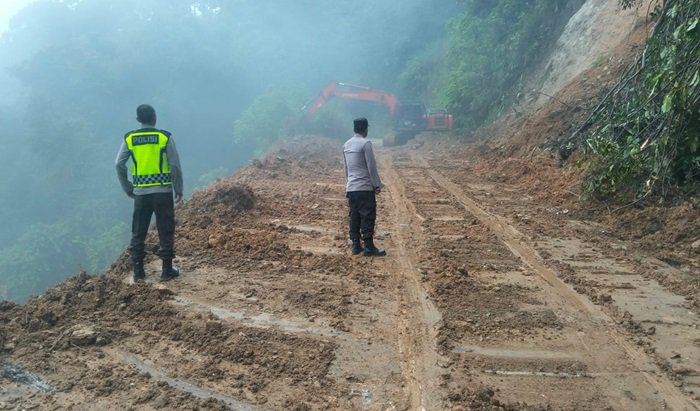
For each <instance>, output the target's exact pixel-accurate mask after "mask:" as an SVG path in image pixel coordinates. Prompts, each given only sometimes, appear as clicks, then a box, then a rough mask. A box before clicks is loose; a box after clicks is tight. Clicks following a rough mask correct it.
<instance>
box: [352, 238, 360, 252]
mask: <svg viewBox="0 0 700 411" xmlns="http://www.w3.org/2000/svg"><path fill="white" fill-rule="evenodd" d="M362 251H363V249H362V244H360V239H359V238H358V239H356V240H352V255H358V254H360V253H361V252H362Z"/></svg>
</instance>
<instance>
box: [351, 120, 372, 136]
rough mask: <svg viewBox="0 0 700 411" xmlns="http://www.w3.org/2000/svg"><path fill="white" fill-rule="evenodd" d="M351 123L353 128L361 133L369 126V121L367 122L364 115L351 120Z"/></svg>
mask: <svg viewBox="0 0 700 411" xmlns="http://www.w3.org/2000/svg"><path fill="white" fill-rule="evenodd" d="M352 124H353V130H354V131H355V133H357V134H362V133H364V132H365V131H367V127H369V123H368V122H367V119H366V118H364V117H360V118H356V119H355V120H353V122H352Z"/></svg>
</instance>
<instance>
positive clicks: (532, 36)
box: [443, 0, 583, 128]
mask: <svg viewBox="0 0 700 411" xmlns="http://www.w3.org/2000/svg"><path fill="white" fill-rule="evenodd" d="M459 2H460V4H462V6H463V7H464V9H463V12H462V14H461V15H460V16H459V17H457V18H456V19H455V20H454V21H453V22H452V25H451V40H450V46H449V54H448V68H447V77H446V83H445V84H444V86H443V87H444V90H443V93H444V94H445V97H446V101H447V104H448V108H449V109H450V110H451V111H452V112H454V113H457V114H458V116H457V118H456V120H457V122H458V124H459V125H460V126H462V127H468V128H475V127H478V126H480V125H482V124H483V123H484V122H486V121H489V120H493V119H495V118H496V117H498V116H499V115H501V114H502V113H503V111H504V110H506V109H507V108H509V107H510V106H511V105H512V104H513V102H515V101H516V100H517V98H518V93H519V92H520V91H521V88H522V85H523V84H522V82H523V76H524V75H525V73H526V71H527V70H528V69H529V68H533V67H534V66H536V65H537V64H539V62H540V61H541V59H542V58H543V57H544V56H545V54H546V52H547V51H548V49H549V47H550V46H551V45H552V44H553V43H554V42H555V41H556V40H557V38H558V37H559V34H560V33H561V31H562V30H563V28H564V26H565V25H566V22H567V21H568V20H569V18H570V17H571V16H572V15H573V13H574V12H575V11H576V10H578V9H579V8H580V6H581V5H582V4H583V0H497V1H492V0H460V1H459Z"/></svg>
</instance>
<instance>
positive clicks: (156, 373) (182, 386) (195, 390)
mask: <svg viewBox="0 0 700 411" xmlns="http://www.w3.org/2000/svg"><path fill="white" fill-rule="evenodd" d="M104 351H105V352H106V353H107V354H109V355H111V356H112V357H114V358H115V359H117V360H119V361H121V362H124V363H126V364H129V365H131V366H132V367H134V368H136V369H137V370H139V371H141V372H143V373H148V374H149V375H150V376H151V377H152V378H154V379H156V380H158V381H162V382H164V383H166V384H168V385H169V386H171V387H173V388H175V389H176V390H180V391H183V392H187V393H189V394H192V395H194V396H195V397H197V398H201V399H204V400H208V399H214V400H218V401H221V402H222V403H224V404H226V406H227V407H228V408H229V409H232V410H234V411H262V410H267V409H263V408H259V407H257V406H255V405H252V404H247V403H244V402H241V401H238V400H236V399H234V398H231V397H228V396H226V395H223V394H219V393H217V392H214V391H210V390H207V389H204V388H201V387H198V386H196V385H194V384H192V383H189V382H187V381H183V380H180V379H177V378H173V377H170V376H168V375H167V374H166V373H165V372H163V371H161V370H159V369H157V368H156V367H154V366H151V365H148V364H146V363H145V362H143V361H142V360H141V359H139V358H137V357H136V356H135V355H132V354H129V353H126V352H123V351H120V350H117V349H105V350H104Z"/></svg>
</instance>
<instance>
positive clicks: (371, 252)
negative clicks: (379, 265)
mask: <svg viewBox="0 0 700 411" xmlns="http://www.w3.org/2000/svg"><path fill="white" fill-rule="evenodd" d="M362 255H364V256H365V257H383V256H385V255H386V251H384V249H383V248H377V247H375V245H374V241H372V239H371V238H368V239H366V240H365V252H364V253H362Z"/></svg>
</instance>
